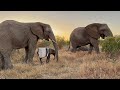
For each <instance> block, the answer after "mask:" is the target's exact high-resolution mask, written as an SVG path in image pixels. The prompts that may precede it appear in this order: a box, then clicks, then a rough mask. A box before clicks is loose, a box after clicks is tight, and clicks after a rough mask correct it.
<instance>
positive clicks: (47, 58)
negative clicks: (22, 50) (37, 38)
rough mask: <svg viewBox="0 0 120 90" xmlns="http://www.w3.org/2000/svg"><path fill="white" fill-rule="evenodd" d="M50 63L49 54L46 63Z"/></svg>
mask: <svg viewBox="0 0 120 90" xmlns="http://www.w3.org/2000/svg"><path fill="white" fill-rule="evenodd" d="M49 61H50V54H49V55H48V56H47V59H46V63H49Z"/></svg>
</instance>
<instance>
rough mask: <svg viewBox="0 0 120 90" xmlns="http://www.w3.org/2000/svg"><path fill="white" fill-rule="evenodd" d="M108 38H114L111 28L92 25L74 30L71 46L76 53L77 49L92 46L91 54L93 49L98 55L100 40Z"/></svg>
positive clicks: (103, 25)
mask: <svg viewBox="0 0 120 90" xmlns="http://www.w3.org/2000/svg"><path fill="white" fill-rule="evenodd" d="M108 36H111V37H112V36H113V34H112V32H111V30H110V28H109V27H108V25H107V24H101V23H92V24H89V25H87V26H86V27H78V28H76V29H74V30H73V31H72V33H71V35H70V42H69V48H68V50H69V49H70V44H71V46H72V50H71V51H72V52H76V49H77V48H78V47H81V46H85V45H88V44H90V49H89V53H91V52H92V50H93V47H94V49H95V51H96V53H99V41H98V39H99V38H100V37H102V38H103V39H104V38H105V37H108Z"/></svg>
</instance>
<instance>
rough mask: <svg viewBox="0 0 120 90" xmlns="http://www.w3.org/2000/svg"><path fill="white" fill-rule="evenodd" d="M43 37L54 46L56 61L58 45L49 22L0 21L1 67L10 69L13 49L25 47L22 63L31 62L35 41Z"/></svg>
mask: <svg viewBox="0 0 120 90" xmlns="http://www.w3.org/2000/svg"><path fill="white" fill-rule="evenodd" d="M39 39H41V40H43V39H45V40H47V41H49V39H50V40H51V41H52V43H53V46H54V48H55V53H56V54H55V55H56V56H55V58H56V61H58V45H57V42H56V38H55V35H54V33H53V31H52V28H51V26H50V25H49V24H45V23H41V22H26V23H25V22H18V21H15V20H5V21H3V22H1V23H0V55H1V60H2V69H5V70H6V69H11V68H13V65H12V63H11V60H10V56H11V52H12V51H13V49H21V48H24V49H25V53H26V56H25V59H24V60H23V62H24V63H33V57H34V54H35V50H36V44H37V41H38V40H39Z"/></svg>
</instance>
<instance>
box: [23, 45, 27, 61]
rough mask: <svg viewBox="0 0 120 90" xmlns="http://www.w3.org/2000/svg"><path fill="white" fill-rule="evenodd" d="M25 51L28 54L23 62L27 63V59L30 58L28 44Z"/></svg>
mask: <svg viewBox="0 0 120 90" xmlns="http://www.w3.org/2000/svg"><path fill="white" fill-rule="evenodd" d="M25 53H26V56H25V59H24V60H23V62H24V63H27V60H28V46H27V47H25Z"/></svg>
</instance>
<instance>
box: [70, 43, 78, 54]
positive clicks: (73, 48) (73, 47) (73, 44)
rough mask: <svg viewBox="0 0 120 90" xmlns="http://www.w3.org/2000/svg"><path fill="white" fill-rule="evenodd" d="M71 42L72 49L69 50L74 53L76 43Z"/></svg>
mask: <svg viewBox="0 0 120 90" xmlns="http://www.w3.org/2000/svg"><path fill="white" fill-rule="evenodd" d="M71 44H72V50H71V52H73V53H75V52H76V50H77V46H78V45H77V44H76V43H75V42H72V43H71Z"/></svg>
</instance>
